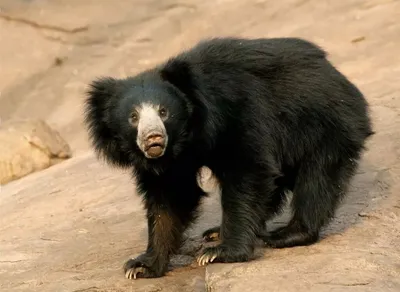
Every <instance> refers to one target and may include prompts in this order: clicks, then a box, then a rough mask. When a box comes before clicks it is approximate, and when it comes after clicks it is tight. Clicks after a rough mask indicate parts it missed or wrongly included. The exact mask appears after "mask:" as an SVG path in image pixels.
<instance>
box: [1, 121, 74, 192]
mask: <svg viewBox="0 0 400 292" xmlns="http://www.w3.org/2000/svg"><path fill="white" fill-rule="evenodd" d="M71 155H72V154H71V149H70V147H69V145H68V144H67V142H66V141H65V140H64V139H63V138H62V137H61V136H60V134H59V133H58V132H57V131H55V130H54V129H52V128H50V127H49V125H47V124H46V123H45V122H44V121H42V120H9V121H7V122H4V123H1V124H0V184H5V183H8V182H10V181H12V180H15V179H18V178H21V177H24V176H26V175H27V174H30V173H32V172H35V171H39V170H42V169H45V168H47V167H49V166H51V165H54V164H56V163H58V162H59V161H62V160H65V159H67V158H69V157H71Z"/></svg>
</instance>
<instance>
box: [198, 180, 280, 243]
mask: <svg viewBox="0 0 400 292" xmlns="http://www.w3.org/2000/svg"><path fill="white" fill-rule="evenodd" d="M265 198H266V202H265V204H264V206H265V208H266V210H265V211H264V216H263V217H262V218H261V219H260V222H259V227H258V230H257V232H256V236H257V237H259V238H262V237H263V236H264V235H265V234H266V232H267V230H266V226H265V222H267V221H269V220H271V219H272V218H273V217H274V216H276V215H278V214H279V213H281V211H282V205H283V203H284V202H285V199H286V194H285V191H284V188H278V189H276V190H275V191H274V192H272V193H271V195H269V196H265ZM220 230H221V227H220V226H215V227H212V228H210V229H207V230H206V231H204V232H203V235H202V236H203V239H204V240H205V241H206V242H214V241H218V240H221V239H222V238H221V236H220Z"/></svg>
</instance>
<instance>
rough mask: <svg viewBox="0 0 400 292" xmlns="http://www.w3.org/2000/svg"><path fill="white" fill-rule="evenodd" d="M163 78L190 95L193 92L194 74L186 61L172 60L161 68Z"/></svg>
mask: <svg viewBox="0 0 400 292" xmlns="http://www.w3.org/2000/svg"><path fill="white" fill-rule="evenodd" d="M160 74H161V78H162V79H163V80H164V81H167V82H169V83H171V84H172V85H174V86H175V87H176V88H178V89H179V90H180V91H182V92H183V93H184V94H186V95H188V94H190V93H191V91H192V90H193V82H192V72H191V68H190V65H189V64H188V63H187V62H186V61H182V60H177V59H170V60H169V61H167V63H166V64H165V65H164V66H163V67H162V68H161V72H160Z"/></svg>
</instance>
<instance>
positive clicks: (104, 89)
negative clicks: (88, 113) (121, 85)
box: [87, 77, 117, 106]
mask: <svg viewBox="0 0 400 292" xmlns="http://www.w3.org/2000/svg"><path fill="white" fill-rule="evenodd" d="M116 91H117V80H116V79H114V78H112V77H101V78H98V79H96V80H94V81H92V82H91V83H90V84H89V90H88V91H87V97H88V101H90V102H91V103H92V105H93V106H95V105H100V104H103V103H104V102H106V101H107V100H109V99H110V98H111V97H113V96H115V94H116Z"/></svg>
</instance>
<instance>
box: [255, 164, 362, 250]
mask: <svg viewBox="0 0 400 292" xmlns="http://www.w3.org/2000/svg"><path fill="white" fill-rule="evenodd" d="M356 167H357V163H356V159H349V158H348V159H340V160H339V161H338V162H337V163H330V164H328V165H327V164H322V163H317V162H315V161H314V163H313V161H312V160H311V159H310V160H308V162H307V163H306V164H304V165H303V166H302V167H301V169H300V171H299V175H298V177H297V180H296V184H295V187H294V191H293V200H292V210H293V213H294V214H293V218H292V219H291V220H290V222H289V224H288V225H287V226H285V227H281V228H278V229H276V230H274V231H272V232H269V233H267V234H266V235H265V236H263V237H262V239H263V241H264V242H265V245H266V246H270V247H274V248H285V247H293V246H300V245H310V244H313V243H315V242H316V241H318V239H319V232H320V229H321V228H322V227H323V226H325V225H326V224H327V223H328V222H329V221H330V220H331V219H332V218H333V217H334V214H335V211H336V208H337V206H338V204H339V202H340V200H341V199H342V198H343V196H344V195H345V193H346V191H347V187H348V184H349V181H350V179H351V178H352V177H353V175H354V173H355V170H356Z"/></svg>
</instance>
